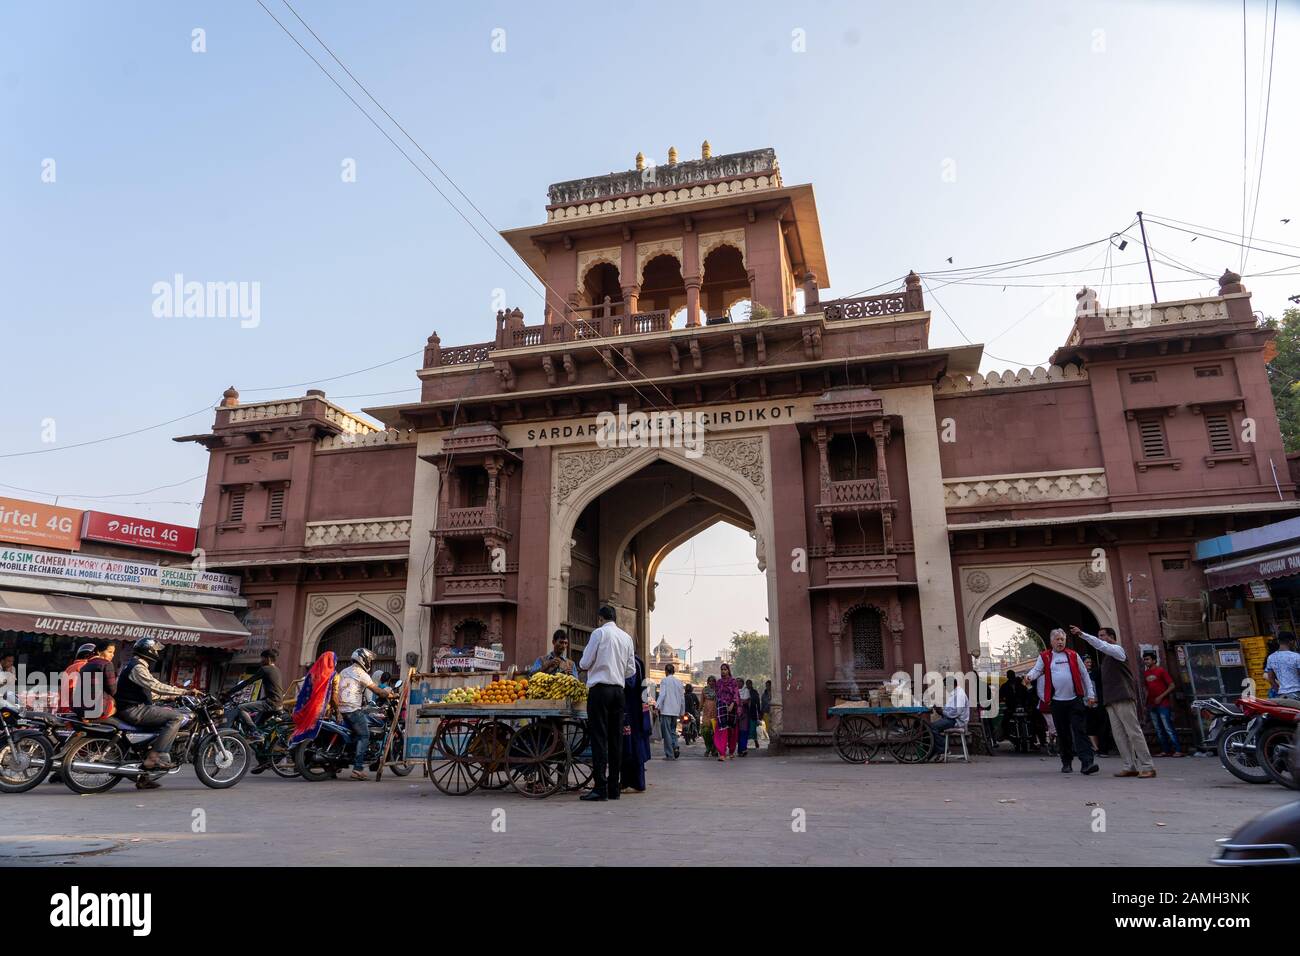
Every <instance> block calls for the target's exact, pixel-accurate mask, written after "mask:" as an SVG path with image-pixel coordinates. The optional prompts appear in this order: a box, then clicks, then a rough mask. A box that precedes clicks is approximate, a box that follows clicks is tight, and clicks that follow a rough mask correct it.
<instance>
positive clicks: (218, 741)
mask: <svg viewBox="0 0 1300 956" xmlns="http://www.w3.org/2000/svg"><path fill="white" fill-rule="evenodd" d="M223 751H224V752H223ZM252 763H253V750H252V748H251V747H249V746H248V741H247V740H245V739H244V735H243V734H241V733H240V732H239V731H238V730H232V729H230V728H223V729H221V730H218V731H217V732H216V733H215V734H208V735H207V736H206V737H204V738H203V739H202V740H200V741H199V749H198V753H196V754H195V755H194V772H195V773H196V774H197V775H198V778H199V782H200V783H202V784H203V785H204V786H205V787H211V788H212V789H213V790H225V789H227V788H229V787H233V786H234V785H235V784H237V783H239V781H241V780H243V779H244V774H246V773H248V770H249V767H251V766H252Z"/></svg>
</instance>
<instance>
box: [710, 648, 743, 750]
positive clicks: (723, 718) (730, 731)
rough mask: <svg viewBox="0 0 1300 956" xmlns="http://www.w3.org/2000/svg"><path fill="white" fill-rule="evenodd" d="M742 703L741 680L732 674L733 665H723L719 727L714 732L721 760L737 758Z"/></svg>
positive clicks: (719, 680) (719, 682)
mask: <svg viewBox="0 0 1300 956" xmlns="http://www.w3.org/2000/svg"><path fill="white" fill-rule="evenodd" d="M739 704H740V681H738V680H736V679H735V678H734V677H732V676H731V665H729V664H723V665H722V676H721V677H720V678H719V679H718V729H717V730H715V731H714V732H713V745H714V747H716V748H717V751H718V759H719V760H735V759H736V743H737V741H738V740H739V738H740V732H739V730H738V725H737V711H738V709H739Z"/></svg>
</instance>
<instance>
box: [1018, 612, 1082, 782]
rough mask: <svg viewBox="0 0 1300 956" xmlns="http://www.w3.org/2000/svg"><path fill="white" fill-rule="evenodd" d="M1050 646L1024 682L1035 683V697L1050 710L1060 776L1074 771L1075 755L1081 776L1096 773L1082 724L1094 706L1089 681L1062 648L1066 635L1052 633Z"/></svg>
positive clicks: (1074, 656)
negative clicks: (1058, 758) (1058, 752)
mask: <svg viewBox="0 0 1300 956" xmlns="http://www.w3.org/2000/svg"><path fill="white" fill-rule="evenodd" d="M1051 642H1052V646H1051V648H1049V649H1048V650H1045V651H1043V653H1042V654H1041V655H1039V658H1038V660H1037V661H1035V662H1034V666H1033V667H1031V668H1030V669H1029V673H1028V674H1026V675H1025V678H1026V679H1027V680H1030V681H1038V697H1039V699H1040V700H1043V701H1045V702H1047V704H1048V705H1049V706H1050V707H1051V709H1052V721H1053V722H1054V723H1055V724H1056V743H1057V746H1058V747H1059V748H1060V750H1061V773H1070V772H1072V771H1073V769H1074V766H1073V765H1074V758H1075V756H1076V755H1077V756H1078V758H1079V764H1080V766H1079V772H1080V773H1085V774H1088V773H1096V772H1097V770H1098V769H1099V768H1098V767H1097V762H1096V760H1095V759H1094V756H1095V755H1094V754H1093V752H1092V744H1091V743H1090V742H1089V740H1088V734H1087V726H1086V720H1085V718H1086V716H1087V708H1088V707H1096V706H1097V692H1096V691H1095V690H1094V689H1093V686H1092V677H1091V676H1089V674H1088V668H1086V667H1085V666H1084V665H1083V660H1082V659H1081V658H1080V657H1079V655H1078V654H1076V653H1075V652H1074V651H1072V650H1070V649H1069V648H1067V647H1066V646H1065V631H1063V630H1061V629H1060V628H1059V627H1058V628H1056V629H1054V630H1053V631H1052V634H1051Z"/></svg>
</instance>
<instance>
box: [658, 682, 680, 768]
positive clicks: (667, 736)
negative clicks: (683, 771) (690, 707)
mask: <svg viewBox="0 0 1300 956" xmlns="http://www.w3.org/2000/svg"><path fill="white" fill-rule="evenodd" d="M676 673H677V668H676V667H674V666H673V665H672V664H667V665H665V666H664V679H663V680H661V681H660V682H659V695H658V697H656V698H655V709H656V710H657V711H658V712H659V734H660V736H662V737H663V739H664V759H665V760H676V759H677V758H678V757H680V756H681V755H682V751H681V749H680V748H679V747H678V746H677V722H678V721H679V720H681V719H682V713H683V712H684V711H685V709H686V691H685V689H684V688H683V687H682V682H681V681H679V680H678V679H677V678H676V677H675V676H673V675H675V674H676Z"/></svg>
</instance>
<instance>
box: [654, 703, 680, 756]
mask: <svg viewBox="0 0 1300 956" xmlns="http://www.w3.org/2000/svg"><path fill="white" fill-rule="evenodd" d="M679 720H681V718H680V717H677V716H674V715H672V714H660V715H659V736H661V737H663V739H664V756H665V757H667V758H668V759H670V760H671V759H672V758H673V757H675V756H676V755H677V721H679Z"/></svg>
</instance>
